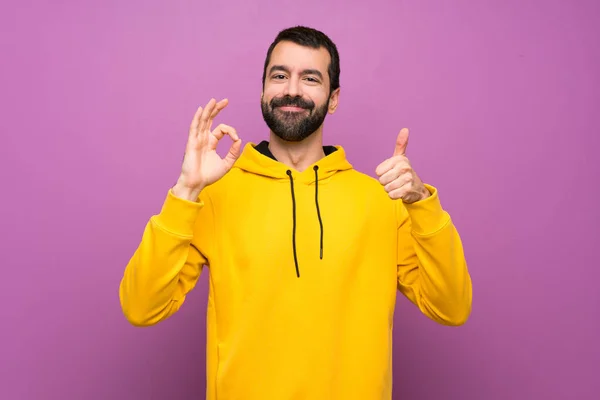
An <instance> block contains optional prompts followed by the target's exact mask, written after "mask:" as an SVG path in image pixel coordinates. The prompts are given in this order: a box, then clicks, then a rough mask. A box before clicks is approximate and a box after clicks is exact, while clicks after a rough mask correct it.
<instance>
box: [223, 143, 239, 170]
mask: <svg viewBox="0 0 600 400" xmlns="http://www.w3.org/2000/svg"><path fill="white" fill-rule="evenodd" d="M241 152H242V140H241V139H239V138H238V139H237V140H236V141H234V142H233V143H232V144H231V147H229V152H228V153H227V155H226V156H225V158H224V161H225V163H226V164H227V167H228V168H231V167H233V164H234V163H235V161H236V160H237V159H238V158H239V157H240V154H241Z"/></svg>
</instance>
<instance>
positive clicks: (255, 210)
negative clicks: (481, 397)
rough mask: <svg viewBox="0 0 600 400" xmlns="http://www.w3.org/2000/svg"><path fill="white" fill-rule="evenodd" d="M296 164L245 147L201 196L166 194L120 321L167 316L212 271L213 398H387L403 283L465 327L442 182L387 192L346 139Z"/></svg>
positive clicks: (463, 274)
mask: <svg viewBox="0 0 600 400" xmlns="http://www.w3.org/2000/svg"><path fill="white" fill-rule="evenodd" d="M324 149H325V150H326V157H324V158H323V159H321V160H320V161H318V162H317V163H315V164H314V166H311V167H310V168H308V169H306V170H305V171H303V172H298V171H295V170H292V169H289V168H288V167H286V166H285V165H284V164H283V163H280V162H278V161H276V160H275V159H274V157H272V154H270V152H269V151H268V148H267V146H266V142H262V143H261V144H260V145H259V146H256V147H255V145H254V144H253V143H249V144H247V145H246V146H245V148H244V150H243V152H242V155H241V156H240V158H239V159H238V160H237V162H236V164H235V166H234V167H233V169H232V170H231V171H229V172H228V173H227V174H226V175H225V176H224V177H223V178H222V179H220V180H219V181H218V182H216V183H215V184H213V185H211V186H209V187H207V188H206V189H205V190H203V192H202V193H201V195H200V198H199V201H198V202H190V201H186V200H182V199H179V198H177V197H175V196H174V195H173V194H172V192H171V191H169V192H168V193H167V195H166V199H165V201H164V204H163V207H162V210H161V211H160V213H159V214H157V215H154V216H152V217H151V218H150V220H149V222H148V224H147V225H146V228H145V231H144V233H143V237H142V239H141V243H140V244H139V247H138V249H137V250H136V251H135V253H134V254H133V257H132V258H131V260H130V261H129V263H128V265H127V267H126V269H125V273H124V276H123V279H122V282H121V285H120V300H121V305H122V309H123V312H124V314H125V316H126V318H127V319H128V320H129V321H130V322H131V323H132V324H134V325H136V326H149V325H153V324H156V323H158V322H160V321H162V320H164V319H166V318H167V317H169V316H171V315H172V314H173V313H175V312H176V311H177V310H178V309H179V308H180V307H181V306H182V304H183V302H184V300H185V296H186V294H187V293H188V292H189V291H190V290H192V289H193V288H194V286H195V285H196V282H197V280H198V277H199V275H200V273H201V270H202V268H203V266H207V267H208V268H209V269H210V275H209V276H210V278H209V279H210V289H209V298H208V310H207V313H208V314H207V377H206V378H207V381H206V382H207V388H206V398H207V399H208V400H240V399H243V400H292V399H294V400H295V399H298V400H354V399H356V400H380V399H381V400H384V399H385V400H389V399H391V398H392V379H393V378H392V325H393V315H394V306H395V304H396V294H397V293H398V291H399V292H401V293H402V294H403V295H405V296H406V297H407V298H408V299H410V301H412V302H413V303H414V304H415V305H416V306H417V307H419V309H420V310H421V311H422V312H423V313H424V314H425V315H426V316H427V317H429V318H431V319H432V320H434V321H437V322H439V323H441V324H444V325H459V324H463V323H464V322H465V321H466V320H467V318H468V316H469V314H470V311H471V296H472V288H471V280H470V277H469V273H468V270H467V266H466V262H465V258H464V255H463V248H462V244H461V240H460V237H459V235H458V233H457V231H456V229H455V227H454V225H453V224H452V222H451V219H450V216H449V215H448V213H447V212H446V211H444V210H443V208H442V207H441V204H440V201H439V198H438V193H437V190H436V189H435V188H434V187H432V186H429V185H427V188H428V190H430V192H431V193H432V196H431V197H429V198H427V199H425V200H423V201H420V202H417V203H413V204H404V203H403V202H402V201H400V200H397V201H393V200H391V199H390V198H389V197H388V195H387V193H386V192H385V190H384V189H383V187H382V186H381V184H380V183H379V182H378V181H377V180H375V179H373V178H371V177H369V176H367V175H364V174H362V173H359V172H357V171H356V170H354V169H353V168H352V166H351V165H350V163H349V162H348V161H347V160H346V156H345V152H344V150H343V148H342V147H339V146H336V147H333V146H326V147H324Z"/></svg>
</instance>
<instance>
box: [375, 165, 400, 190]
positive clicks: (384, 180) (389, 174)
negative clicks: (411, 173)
mask: <svg viewBox="0 0 600 400" xmlns="http://www.w3.org/2000/svg"><path fill="white" fill-rule="evenodd" d="M399 176H400V169H399V168H396V167H393V168H391V169H389V170H388V171H386V172H385V173H384V174H382V175H381V176H380V177H379V183H381V184H382V185H384V186H385V185H387V184H388V183H390V182H392V181H394V180H395V179H398V177H399Z"/></svg>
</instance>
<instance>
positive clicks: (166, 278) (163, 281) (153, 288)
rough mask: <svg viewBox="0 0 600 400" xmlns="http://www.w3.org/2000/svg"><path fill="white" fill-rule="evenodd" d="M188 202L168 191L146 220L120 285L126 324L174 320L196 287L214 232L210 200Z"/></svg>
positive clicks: (203, 196) (201, 196) (120, 296)
mask: <svg viewBox="0 0 600 400" xmlns="http://www.w3.org/2000/svg"><path fill="white" fill-rule="evenodd" d="M205 192H206V190H205V191H204V192H203V193H201V194H200V198H199V199H198V200H199V201H198V202H192V201H187V200H184V199H181V198H178V197H176V196H175V195H173V193H172V191H171V190H169V192H168V193H167V197H166V199H165V201H164V203H163V206H162V209H161V211H160V213H159V214H158V215H154V216H152V217H151V218H150V220H149V221H148V223H147V224H146V227H145V229H144V233H143V236H142V238H141V241H140V243H139V245H138V247H137V249H136V250H135V252H134V254H133V256H132V257H131V259H130V260H129V262H128V264H127V266H126V268H125V272H124V274H123V278H122V280H121V283H120V286H119V299H120V302H121V308H122V311H123V313H124V315H125V317H126V318H127V320H128V321H129V322H130V323H131V324H132V325H135V326H150V325H154V324H157V323H158V322H160V321H162V320H165V319H166V318H168V317H169V316H171V315H173V314H174V313H175V312H177V310H179V308H180V307H181V305H182V304H183V302H184V301H185V297H186V295H187V294H188V293H189V292H190V291H191V290H192V289H193V288H194V287H195V286H196V283H197V282H198V278H199V277H200V273H201V270H202V268H203V266H204V265H205V264H207V263H208V257H207V254H208V246H209V242H211V240H210V236H211V232H212V229H213V223H214V222H213V221H214V219H213V215H212V212H213V210H212V207H211V203H210V199H209V197H208V195H207V194H206V193H205Z"/></svg>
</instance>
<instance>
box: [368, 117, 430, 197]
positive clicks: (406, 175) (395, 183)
mask: <svg viewBox="0 0 600 400" xmlns="http://www.w3.org/2000/svg"><path fill="white" fill-rule="evenodd" d="M407 145H408V129H406V128H404V129H402V130H401V131H400V133H399V134H398V137H397V139H396V148H395V150H394V155H393V156H392V157H391V158H388V159H387V160H385V161H384V162H382V163H381V164H379V166H377V169H376V170H375V173H376V174H377V176H378V177H379V182H380V183H381V184H382V185H383V186H384V187H385V191H386V192H387V193H388V195H389V196H390V197H391V198H392V199H394V200H396V199H402V201H403V202H405V203H414V202H416V201H419V200H423V199H425V198H427V197H429V196H430V193H429V191H428V190H427V188H426V187H425V185H423V182H422V181H421V179H420V178H419V177H418V176H417V174H416V173H415V171H414V170H413V169H412V167H411V165H410V162H409V161H408V158H406V156H405V154H406V146H407Z"/></svg>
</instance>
